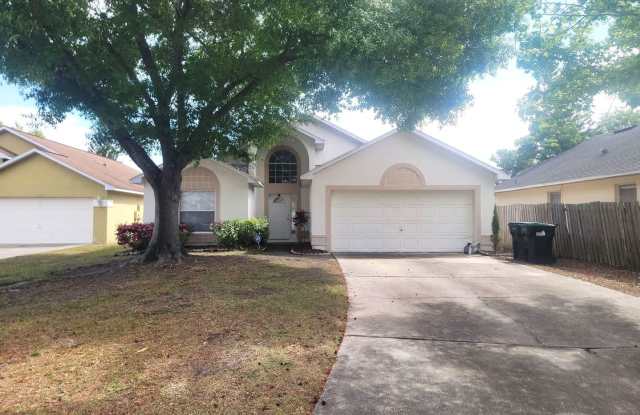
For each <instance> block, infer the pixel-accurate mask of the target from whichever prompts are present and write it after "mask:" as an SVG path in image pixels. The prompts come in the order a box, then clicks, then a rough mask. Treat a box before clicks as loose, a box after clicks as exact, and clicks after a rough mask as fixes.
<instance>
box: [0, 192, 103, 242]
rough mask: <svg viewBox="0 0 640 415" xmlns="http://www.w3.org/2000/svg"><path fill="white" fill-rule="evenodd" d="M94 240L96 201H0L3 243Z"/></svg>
mask: <svg viewBox="0 0 640 415" xmlns="http://www.w3.org/2000/svg"><path fill="white" fill-rule="evenodd" d="M92 241H93V200H92V199H2V198H0V244H81V243H91V242H92Z"/></svg>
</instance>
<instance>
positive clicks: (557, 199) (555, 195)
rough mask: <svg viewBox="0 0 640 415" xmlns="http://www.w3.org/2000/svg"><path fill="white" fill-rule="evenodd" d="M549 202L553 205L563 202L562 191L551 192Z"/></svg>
mask: <svg viewBox="0 0 640 415" xmlns="http://www.w3.org/2000/svg"><path fill="white" fill-rule="evenodd" d="M548 195H549V203H551V204H552V205H559V204H560V203H562V195H561V193H560V192H549V193H548Z"/></svg>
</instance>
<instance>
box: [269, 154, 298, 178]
mask: <svg viewBox="0 0 640 415" xmlns="http://www.w3.org/2000/svg"><path fill="white" fill-rule="evenodd" d="M297 182H298V160H297V159H296V156H295V154H293V153H292V152H291V151H289V150H278V151H275V152H274V153H273V154H271V157H269V183H297Z"/></svg>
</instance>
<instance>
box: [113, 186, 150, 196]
mask: <svg viewBox="0 0 640 415" xmlns="http://www.w3.org/2000/svg"><path fill="white" fill-rule="evenodd" d="M105 190H107V191H109V192H118V193H128V194H132V195H136V196H142V195H144V192H137V191H135V190H127V189H120V188H117V187H113V186H110V185H109V186H108V187H107V188H105Z"/></svg>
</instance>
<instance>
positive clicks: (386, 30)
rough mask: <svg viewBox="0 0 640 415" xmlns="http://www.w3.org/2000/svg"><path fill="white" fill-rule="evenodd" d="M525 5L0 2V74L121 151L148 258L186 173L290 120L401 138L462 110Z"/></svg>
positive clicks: (53, 113) (500, 56)
mask: <svg viewBox="0 0 640 415" xmlns="http://www.w3.org/2000/svg"><path fill="white" fill-rule="evenodd" d="M527 6H528V1H524V0H523V1H513V0H474V1H446V2H444V1H435V0H433V1H424V0H382V1H371V0H369V1H366V0H300V1H292V0H135V1H132V0H95V1H88V0H0V73H2V74H3V75H4V76H5V77H6V78H7V79H8V80H9V81H10V82H13V83H17V84H19V85H21V86H22V87H24V88H25V89H26V90H28V91H29V95H30V96H31V97H33V98H35V100H36V102H37V103H38V106H39V108H40V110H41V112H42V113H43V115H44V116H45V117H47V119H48V120H51V121H56V120H60V119H61V118H62V117H63V116H64V115H65V114H66V113H68V112H69V111H72V110H75V111H79V112H80V113H82V114H84V115H85V116H86V117H88V118H90V119H92V120H93V121H94V122H95V123H96V128H97V129H98V130H100V131H101V132H104V134H103V133H101V134H98V135H96V136H95V140H96V142H97V144H99V145H107V144H113V143H117V146H119V147H120V148H121V149H123V150H124V151H126V153H127V154H128V155H129V156H130V157H131V159H132V160H133V161H134V162H135V163H136V164H137V165H138V166H139V167H140V168H141V169H142V170H143V172H144V174H145V178H146V180H147V181H148V182H149V183H150V184H151V185H152V187H153V188H154V191H155V193H156V198H157V206H159V209H160V210H159V211H158V212H156V225H157V226H156V227H155V231H154V232H155V234H154V239H153V240H152V243H151V244H150V248H149V249H150V251H153V250H156V249H157V245H158V244H160V245H161V247H160V250H163V251H164V250H166V249H168V250H169V251H171V252H172V255H173V256H176V255H178V254H176V250H177V244H178V243H177V240H178V238H177V222H176V221H177V216H178V212H177V210H176V206H177V203H178V200H179V187H180V180H181V174H180V172H181V171H182V169H183V168H184V167H185V166H186V165H188V164H189V163H191V162H192V161H194V160H198V159H200V158H205V157H211V156H216V157H222V156H224V155H226V154H234V155H236V156H238V155H239V156H243V155H244V156H248V150H249V148H251V147H252V146H258V147H260V146H263V145H265V144H266V143H269V142H271V141H273V140H274V139H276V138H277V137H280V136H281V135H282V134H283V133H284V132H285V131H286V129H287V126H288V125H289V124H290V123H291V122H292V121H295V120H299V119H301V118H302V117H304V115H305V114H309V113H313V112H315V111H325V112H333V111H337V110H338V109H339V108H340V106H341V105H345V103H346V104H347V105H352V106H355V107H357V108H363V109H373V110H374V111H375V112H376V113H377V114H378V116H379V117H381V118H383V119H384V120H386V121H389V122H391V123H394V124H397V125H399V126H401V127H411V126H413V125H415V124H416V123H417V122H419V121H421V120H422V119H424V118H429V119H436V120H447V119H449V118H450V117H451V115H452V114H453V113H455V111H456V110H458V109H460V108H461V107H462V106H463V105H464V104H465V103H466V102H467V101H468V100H469V93H468V90H467V84H468V82H469V81H470V80H471V79H473V78H474V77H476V76H478V75H480V74H483V73H485V72H487V71H490V70H491V69H493V68H494V67H495V66H496V65H498V64H500V63H501V62H503V61H504V59H505V57H506V55H507V53H508V50H509V47H508V43H507V42H505V36H504V35H505V34H507V33H509V32H512V31H513V29H514V27H515V26H516V25H517V23H518V21H519V19H520V17H521V15H522V13H523V12H524V11H525V8H526V7H527ZM152 151H159V153H160V154H161V156H162V160H163V167H162V169H161V168H160V167H159V166H157V165H156V164H155V163H154V162H153V161H152V159H151V157H150V152H152ZM169 207H171V209H169ZM165 210H166V211H165ZM164 229H171V234H170V235H164V234H163V232H164V231H163V230H164ZM158 235H160V236H158ZM158 239H159V240H161V241H162V243H159V242H158V243H156V242H157V240H158ZM169 239H170V240H171V242H170V243H169V242H167V241H168V240H169ZM165 242H166V243H165Z"/></svg>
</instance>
